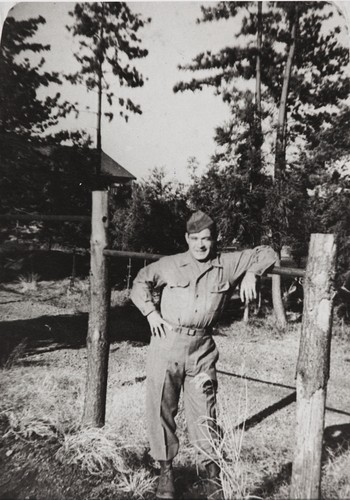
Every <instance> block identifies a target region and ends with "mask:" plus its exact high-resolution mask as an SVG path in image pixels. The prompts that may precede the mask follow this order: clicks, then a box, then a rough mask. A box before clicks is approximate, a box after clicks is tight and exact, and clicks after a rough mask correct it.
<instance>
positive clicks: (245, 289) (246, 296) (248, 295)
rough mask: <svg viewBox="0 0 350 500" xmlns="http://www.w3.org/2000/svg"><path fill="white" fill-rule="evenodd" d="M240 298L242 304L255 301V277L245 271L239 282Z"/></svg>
mask: <svg viewBox="0 0 350 500" xmlns="http://www.w3.org/2000/svg"><path fill="white" fill-rule="evenodd" d="M240 296H241V301H242V302H250V301H251V300H253V299H256V276H255V274H254V273H252V272H250V271H247V272H246V273H245V275H244V278H243V279H242V282H241V288H240Z"/></svg>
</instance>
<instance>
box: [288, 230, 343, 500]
mask: <svg viewBox="0 0 350 500" xmlns="http://www.w3.org/2000/svg"><path fill="white" fill-rule="evenodd" d="M335 266H336V244H335V240H334V235H332V234H313V235H311V241H310V246H309V257H308V263H307V268H306V277H305V285H304V312H303V322H302V332H301V340H300V349H299V359H298V365H297V383H296V387H297V405H296V406H297V408H296V421H297V422H296V425H297V427H296V448H295V452H294V461H293V471H292V483H291V493H290V498H293V499H317V498H319V497H320V483H321V456H322V441H323V427H324V413H325V404H326V394H327V382H328V377H329V364H330V346H331V332H332V315H333V297H334V274H335Z"/></svg>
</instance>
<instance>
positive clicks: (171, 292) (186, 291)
mask: <svg viewBox="0 0 350 500" xmlns="http://www.w3.org/2000/svg"><path fill="white" fill-rule="evenodd" d="M166 296H167V300H166V302H167V307H166V308H167V313H168V312H169V311H168V308H170V309H171V313H170V315H171V316H173V315H174V314H175V316H176V321H177V320H178V319H179V318H180V319H181V318H182V317H183V313H184V311H186V310H187V307H188V305H189V303H190V281H189V280H186V279H184V278H177V279H174V280H169V282H168V286H167V294H166ZM167 315H168V314H167Z"/></svg>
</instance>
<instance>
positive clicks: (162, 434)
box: [146, 334, 184, 460]
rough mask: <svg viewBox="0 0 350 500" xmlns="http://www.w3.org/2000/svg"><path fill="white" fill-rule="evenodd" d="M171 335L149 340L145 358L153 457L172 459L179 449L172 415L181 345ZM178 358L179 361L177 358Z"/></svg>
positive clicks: (180, 366) (179, 384)
mask: <svg viewBox="0 0 350 500" xmlns="http://www.w3.org/2000/svg"><path fill="white" fill-rule="evenodd" d="M174 335H175V334H168V338H167V339H166V340H164V339H160V338H158V337H153V338H152V339H151V345H150V348H149V353H148V361H147V400H146V410H147V419H148V436H149V441H150V446H151V455H152V457H153V458H154V459H155V460H171V459H173V458H174V457H175V456H176V454H177V452H178V448H179V441H178V438H177V436H176V434H175V432H176V423H175V416H176V414H177V410H178V402H179V397H180V391H181V387H182V382H183V373H184V370H183V363H181V361H180V358H181V352H180V351H181V346H178V345H177V343H176V337H175V336H174ZM177 359H179V361H177Z"/></svg>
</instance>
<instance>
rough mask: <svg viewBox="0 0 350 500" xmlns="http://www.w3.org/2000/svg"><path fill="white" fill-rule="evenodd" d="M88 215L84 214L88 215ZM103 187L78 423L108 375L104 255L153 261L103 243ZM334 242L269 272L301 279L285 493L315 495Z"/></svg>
mask: <svg viewBox="0 0 350 500" xmlns="http://www.w3.org/2000/svg"><path fill="white" fill-rule="evenodd" d="M16 218H17V219H18V220H33V219H36V220H61V221H65V220H70V221H73V220H75V221H77V222H78V221H79V222H81V221H86V220H87V219H88V218H87V217H86V216H64V215H63V216H52V215H50V216H44V215H30V216H27V215H26V216H19V215H18V216H0V220H1V219H3V220H4V219H5V220H14V219H16ZM89 219H90V218H89ZM108 224H109V217H108V192H106V191H94V192H93V195H92V217H91V270H90V281H91V304H90V314H89V327H88V334H87V351H88V355H87V378H86V390H85V404H84V413H83V424H84V425H90V426H103V425H104V422H105V405H106V388H107V376H108V356H109V342H108V322H109V308H110V287H109V280H108V260H109V258H113V257H129V258H140V259H144V260H147V261H155V260H157V259H159V258H160V257H162V256H161V255H155V254H150V253H137V252H124V251H116V250H111V249H109V248H108ZM335 266H336V244H335V239H334V236H333V235H332V234H313V235H311V241H310V246H309V256H308V263H307V268H306V271H304V270H302V269H296V268H283V267H275V268H274V269H273V271H272V274H278V275H282V276H294V277H302V278H304V312H303V320H302V329H301V339H300V349H299V357H298V363H297V383H296V392H297V397H296V401H297V402H296V416H297V426H296V437H297V439H296V447H295V450H294V460H293V469H292V482H291V496H290V497H291V498H293V499H294V498H295V499H315V498H319V497H320V482H321V452H322V441H323V430H324V414H325V402H326V393H327V382H328V378H329V365H330V345H331V332H332V314H333V298H334V295H335V291H334V277H335Z"/></svg>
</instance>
